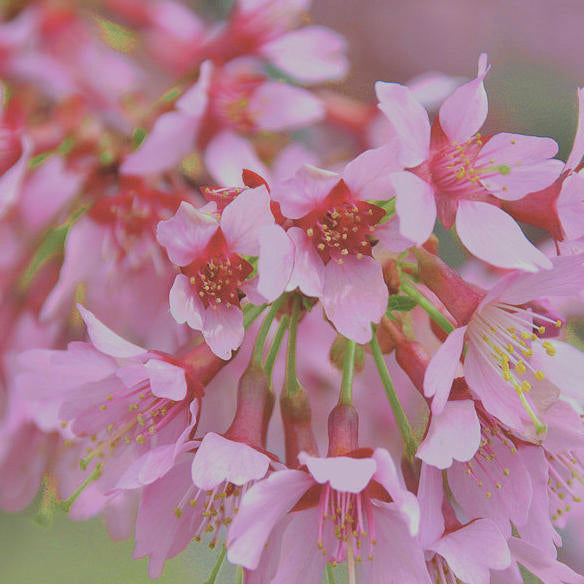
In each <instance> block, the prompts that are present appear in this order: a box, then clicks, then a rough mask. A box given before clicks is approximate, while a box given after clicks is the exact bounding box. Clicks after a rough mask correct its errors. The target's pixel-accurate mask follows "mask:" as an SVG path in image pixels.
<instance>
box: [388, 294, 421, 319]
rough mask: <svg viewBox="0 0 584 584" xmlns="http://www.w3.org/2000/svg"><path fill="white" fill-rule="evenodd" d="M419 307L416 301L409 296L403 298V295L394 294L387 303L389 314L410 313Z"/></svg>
mask: <svg viewBox="0 0 584 584" xmlns="http://www.w3.org/2000/svg"><path fill="white" fill-rule="evenodd" d="M416 306H417V303H416V301H415V300H414V299H413V298H410V297H409V296H402V295H401V294H392V295H391V296H390V297H389V300H388V302H387V311H386V312H387V314H388V316H389V313H390V312H393V311H394V310H396V311H398V312H409V311H410V310H412V309H414V308H415V307H416Z"/></svg>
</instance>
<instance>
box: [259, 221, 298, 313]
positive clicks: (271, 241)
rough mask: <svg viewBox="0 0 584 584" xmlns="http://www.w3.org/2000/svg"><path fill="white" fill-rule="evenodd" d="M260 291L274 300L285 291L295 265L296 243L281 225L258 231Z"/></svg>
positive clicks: (268, 226) (268, 298)
mask: <svg viewBox="0 0 584 584" xmlns="http://www.w3.org/2000/svg"><path fill="white" fill-rule="evenodd" d="M258 241H259V247H260V249H259V259H258V280H259V281H258V286H257V289H258V292H259V293H260V294H261V295H262V296H264V298H265V299H266V300H267V301H268V302H272V301H273V300H275V299H276V298H278V297H279V296H280V294H282V292H284V290H285V289H286V286H287V284H288V282H289V281H290V276H291V275H292V268H293V267H294V244H293V243H292V240H291V239H290V238H289V237H288V235H287V234H286V232H285V231H284V230H283V229H282V228H281V227H280V226H279V225H265V226H264V227H262V228H261V229H260V230H259V232H258Z"/></svg>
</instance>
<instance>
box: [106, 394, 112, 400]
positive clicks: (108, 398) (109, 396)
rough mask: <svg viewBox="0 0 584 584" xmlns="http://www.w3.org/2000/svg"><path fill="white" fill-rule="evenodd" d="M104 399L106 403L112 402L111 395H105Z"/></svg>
mask: <svg viewBox="0 0 584 584" xmlns="http://www.w3.org/2000/svg"><path fill="white" fill-rule="evenodd" d="M105 399H107V401H112V400H113V399H114V398H113V396H111V395H106V396H105Z"/></svg>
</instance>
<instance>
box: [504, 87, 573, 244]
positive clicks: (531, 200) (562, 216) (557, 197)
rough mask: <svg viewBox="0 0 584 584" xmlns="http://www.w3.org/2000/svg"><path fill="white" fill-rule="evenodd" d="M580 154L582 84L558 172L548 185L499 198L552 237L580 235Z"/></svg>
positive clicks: (520, 217) (516, 215)
mask: <svg viewBox="0 0 584 584" xmlns="http://www.w3.org/2000/svg"><path fill="white" fill-rule="evenodd" d="M583 155H584V88H580V89H578V126H577V128H576V135H575V136H574V143H573V145H572V150H571V152H570V155H569V156H568V159H567V160H566V164H565V165H564V168H563V171H562V173H561V174H560V176H559V177H558V178H557V179H556V180H555V181H554V182H553V183H552V184H551V185H549V186H548V187H546V188H545V189H542V190H538V191H537V192H533V193H530V194H528V195H527V196H525V197H523V198H522V199H519V200H516V201H515V200H510V201H504V202H503V209H504V210H505V211H507V212H508V213H509V214H510V215H512V216H513V217H514V218H515V219H516V220H517V221H524V222H525V223H530V224H531V225H535V226H537V227H540V228H542V229H545V230H546V231H548V232H549V233H550V234H551V235H552V237H553V238H554V239H555V240H556V241H560V240H564V239H565V240H568V241H570V240H575V239H578V238H579V237H581V236H582V235H584V205H583V204H582V193H583V192H584V177H582V175H581V174H579V173H578V172H576V169H577V168H578V167H579V166H580V162H581V160H582V156H583Z"/></svg>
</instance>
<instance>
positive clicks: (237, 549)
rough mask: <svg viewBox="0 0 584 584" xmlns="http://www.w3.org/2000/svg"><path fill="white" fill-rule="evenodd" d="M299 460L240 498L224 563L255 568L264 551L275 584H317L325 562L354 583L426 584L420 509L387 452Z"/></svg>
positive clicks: (304, 454) (427, 580)
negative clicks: (418, 538)
mask: <svg viewBox="0 0 584 584" xmlns="http://www.w3.org/2000/svg"><path fill="white" fill-rule="evenodd" d="M299 462H300V463H301V464H303V465H306V470H282V471H277V472H274V473H272V474H271V475H270V476H269V477H268V478H267V479H265V480H263V481H260V482H259V483H257V484H256V485H254V486H253V487H252V488H251V489H250V490H249V491H248V493H247V494H246V495H245V496H244V498H243V501H242V505H241V508H240V510H239V513H238V515H237V517H236V518H235V520H234V522H233V524H232V526H231V528H230V530H229V534H228V537H227V547H228V558H229V561H230V562H232V563H235V564H239V565H242V566H244V567H245V568H247V569H249V570H254V569H255V568H256V567H257V566H258V564H259V563H260V559H262V561H265V558H262V553H263V554H264V555H265V554H270V555H275V556H279V558H280V559H279V561H278V567H277V570H275V571H274V574H275V575H274V576H273V579H272V580H271V582H274V583H279V584H284V583H285V582H295V581H298V579H299V578H300V577H301V578H302V581H303V582H306V583H307V584H311V583H313V582H316V583H318V582H320V578H321V574H322V571H323V569H324V566H325V564H326V562H327V561H332V562H342V561H345V560H347V561H349V562H350V563H351V564H352V565H353V568H352V569H354V570H355V573H356V575H357V581H359V582H361V581H362V582H371V583H374V584H381V582H384V581H385V578H386V577H387V574H388V573H391V574H393V575H394V577H395V578H396V581H401V582H404V581H415V582H420V583H422V582H429V579H428V575H427V573H426V570H425V566H424V561H423V556H422V553H421V550H420V549H419V548H418V547H417V545H416V543H415V540H414V539H413V538H412V536H413V535H415V534H416V533H417V530H418V524H419V520H420V516H419V509H418V503H417V500H416V498H415V496H414V495H412V494H411V493H409V492H408V491H407V490H406V489H405V487H404V486H403V480H402V479H401V477H400V476H399V474H398V471H397V469H396V467H395V465H394V463H393V461H392V459H391V457H390V455H389V453H388V452H387V451H386V450H384V449H381V448H378V449H376V450H375V451H374V452H371V451H370V450H362V451H356V452H355V453H354V456H337V457H329V458H316V457H313V456H309V455H307V454H306V453H304V452H303V453H301V454H300V456H299ZM281 529H283V530H284V533H283V535H282V534H281V533H280V535H278V537H275V536H272V537H271V536H270V534H271V533H279V532H280V530H281ZM280 537H281V538H282V539H281V551H280V549H275V548H279V541H278V540H279V539H280ZM274 540H276V541H274ZM266 544H267V549H265V546H266ZM264 549H265V551H264ZM362 556H366V557H365V558H364V559H363V561H360V560H361V557H362ZM367 558H368V559H367ZM355 563H356V564H355Z"/></svg>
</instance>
